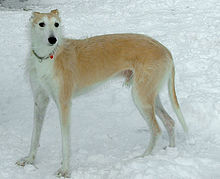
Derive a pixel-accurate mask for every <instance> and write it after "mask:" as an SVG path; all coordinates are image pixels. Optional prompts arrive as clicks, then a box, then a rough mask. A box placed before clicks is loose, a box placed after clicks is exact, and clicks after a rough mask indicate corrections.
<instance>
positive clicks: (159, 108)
mask: <svg viewBox="0 0 220 179" xmlns="http://www.w3.org/2000/svg"><path fill="white" fill-rule="evenodd" d="M155 111H156V114H157V116H158V117H159V118H160V119H161V121H162V122H163V124H164V126H165V128H166V130H167V133H168V136H169V147H175V131H174V127H175V122H174V120H173V119H172V118H171V117H170V116H169V114H168V113H167V112H166V110H165V109H164V107H163V105H162V103H161V101H160V97H159V95H158V96H157V98H156V104H155Z"/></svg>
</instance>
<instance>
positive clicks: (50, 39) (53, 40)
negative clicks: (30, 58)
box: [48, 37, 57, 45]
mask: <svg viewBox="0 0 220 179" xmlns="http://www.w3.org/2000/svg"><path fill="white" fill-rule="evenodd" d="M48 42H49V43H50V45H54V44H55V43H56V42H57V39H56V38H55V37H49V38H48Z"/></svg>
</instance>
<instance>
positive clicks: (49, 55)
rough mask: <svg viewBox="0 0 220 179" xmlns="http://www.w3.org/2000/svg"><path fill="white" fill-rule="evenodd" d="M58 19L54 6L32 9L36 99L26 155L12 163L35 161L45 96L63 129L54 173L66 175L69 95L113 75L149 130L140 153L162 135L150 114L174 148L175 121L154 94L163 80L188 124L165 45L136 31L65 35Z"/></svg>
mask: <svg viewBox="0 0 220 179" xmlns="http://www.w3.org/2000/svg"><path fill="white" fill-rule="evenodd" d="M60 23H61V22H60V17H59V13H58V11H57V10H53V11H51V12H50V13H39V12H34V13H33V15H32V17H31V40H32V41H31V42H32V49H31V53H30V58H29V59H28V69H29V74H30V82H31V87H32V90H33V94H34V100H35V108H34V129H33V135H32V143H31V149H30V153H29V155H28V156H27V157H25V158H22V159H21V160H19V161H18V162H17V164H18V165H21V166H24V165H25V164H32V163H33V162H34V159H35V155H36V152H37V147H38V145H39V138H40V132H41V127H42V123H43V119H44V116H45V111H46V107H47V105H48V102H49V96H50V97H51V98H52V99H53V100H54V101H55V102H56V104H57V107H58V110H59V113H60V124H61V132H62V152H63V161H62V166H61V168H60V169H59V170H58V172H57V175H58V176H64V177H69V176H70V171H69V158H70V107H71V99H72V98H73V97H76V96H78V95H79V94H81V93H84V92H85V91H86V90H89V89H90V88H91V87H93V86H96V85H97V84H100V83H102V82H104V81H106V80H108V79H110V78H112V77H114V76H118V75H122V76H124V77H125V78H126V83H130V84H131V85H132V96H133V99H134V102H135V104H136V106H137V108H138V110H139V111H140V113H141V114H142V116H143V118H144V120H145V121H146V122H147V123H148V126H149V128H150V131H151V137H150V142H149V146H148V148H147V149H146V151H145V152H144V154H143V155H142V156H145V155H148V154H150V153H151V151H152V150H153V147H154V146H155V142H156V139H157V137H158V136H159V134H160V133H161V131H160V128H159V126H158V123H157V121H156V118H155V112H156V114H157V115H158V116H159V117H160V118H161V120H162V122H163V124H164V125H165V127H166V129H167V132H168V134H169V146H170V147H174V146H175V136H174V121H173V119H172V118H171V117H170V116H169V115H168V114H167V112H166V111H165V109H164V108H163V106H162V104H161V102H160V98H159V96H158V93H159V91H160V89H161V87H162V85H163V84H164V82H165V81H166V79H168V87H169V96H170V99H171V103H172V106H173V109H174V111H175V113H176V115H177V117H178V119H179V121H180V122H181V124H182V126H183V128H184V130H185V131H187V126H186V124H185V121H184V118H183V115H182V113H181V111H180V108H179V105H178V101H177V97H176V93H175V88H174V65H173V60H172V56H171V54H170V52H169V51H168V50H167V48H166V47H164V46H163V45H162V44H160V43H159V42H157V41H155V40H153V39H152V38H150V37H147V36H145V35H138V34H112V35H102V36H96V37H92V38H87V39H84V40H73V39H65V38H63V36H62V33H61V27H60Z"/></svg>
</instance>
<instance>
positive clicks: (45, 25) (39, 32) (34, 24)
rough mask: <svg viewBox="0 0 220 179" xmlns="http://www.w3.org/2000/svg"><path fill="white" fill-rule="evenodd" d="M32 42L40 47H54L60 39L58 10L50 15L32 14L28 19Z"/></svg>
mask: <svg viewBox="0 0 220 179" xmlns="http://www.w3.org/2000/svg"><path fill="white" fill-rule="evenodd" d="M30 21H31V33H32V34H31V35H32V41H34V43H35V44H38V45H41V46H42V47H48V48H49V47H51V48H52V47H54V46H56V45H57V44H58V43H59V42H60V41H61V40H62V39H61V38H62V35H61V34H62V33H61V24H60V23H61V21H60V17H59V12H58V10H57V9H56V10H52V11H51V12H50V13H40V12H33V13H32V16H31V18H30Z"/></svg>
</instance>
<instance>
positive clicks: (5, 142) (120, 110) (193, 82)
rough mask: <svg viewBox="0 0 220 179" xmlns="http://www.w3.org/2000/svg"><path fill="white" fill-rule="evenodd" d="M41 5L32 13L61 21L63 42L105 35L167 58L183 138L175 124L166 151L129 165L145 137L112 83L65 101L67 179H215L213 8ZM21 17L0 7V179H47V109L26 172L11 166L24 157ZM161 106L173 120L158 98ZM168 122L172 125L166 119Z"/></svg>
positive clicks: (212, 2) (50, 144)
mask: <svg viewBox="0 0 220 179" xmlns="http://www.w3.org/2000/svg"><path fill="white" fill-rule="evenodd" d="M49 2H50V3H48V4H45V3H41V4H40V5H39V4H38V6H32V7H30V8H33V9H34V10H39V11H49V10H50V9H52V8H58V9H59V10H60V12H61V17H62V22H63V26H64V28H65V29H64V34H65V35H66V36H68V37H73V38H82V37H88V36H93V35H98V34H107V33H122V32H133V33H144V34H148V35H150V36H152V37H154V38H155V39H157V40H159V41H160V42H161V43H163V44H164V45H166V46H167V47H168V48H169V49H170V50H171V52H172V54H173V56H174V61H175V66H176V89H177V95H178V98H179V102H180V105H181V107H182V111H183V113H184V115H185V118H186V121H187V123H188V126H189V129H190V139H186V138H185V136H184V132H183V130H182V129H181V127H180V125H179V123H178V122H177V121H176V122H177V123H176V124H177V125H176V148H173V149H171V148H167V149H166V150H164V149H163V148H164V147H165V146H167V144H168V136H167V134H166V131H165V129H164V127H163V126H162V124H161V123H160V124H161V127H162V130H163V134H162V137H161V138H160V140H159V141H158V143H157V146H156V148H155V149H154V151H153V154H152V155H150V156H148V157H146V158H144V159H132V160H130V159H131V158H132V157H134V156H136V155H139V154H141V153H142V152H143V151H144V150H145V148H146V147H147V144H148V139H149V131H148V128H147V126H146V124H145V122H144V121H143V119H142V118H141V116H140V115H139V113H138V111H137V110H136V109H135V107H134V105H133V103H132V99H131V95H130V89H127V88H123V87H122V80H120V79H117V80H112V81H110V82H108V83H107V84H105V85H104V86H102V87H100V88H98V89H97V90H95V91H93V92H90V93H88V94H86V95H84V96H81V97H79V98H77V99H74V100H73V107H72V140H71V143H72V158H71V166H72V178H74V179H84V178H85V179H95V178H98V179H106V178H111V179H118V178H119V179H127V178H128V179H130V178H131V179H133V178H136V179H141V178H147V179H148V178H154V179H155V178H161V179H162V178H163V179H164V178H182V179H183V178H184V179H185V178H199V179H200V178H204V179H206V178H212V179H217V178H220V132H219V131H220V1H219V0H207V1H202V0H200V1H199V0H197V1H195V0H182V1H180V0H165V1H163V0H156V1H155V0H137V1H130V0H118V1H113V0H105V1H102V0H92V1H89V0H83V1H81V0H72V1H65V2H66V3H53V2H56V1H55V0H53V1H49ZM30 14H31V12H30V11H22V10H12V9H11V10H7V9H4V8H1V7H0V53H1V55H0V72H1V75H0V84H1V86H0V99H1V100H0V179H15V178H16V179H39V178H42V179H52V178H55V175H54V172H55V171H56V170H57V169H58V168H59V165H60V159H61V137H60V128H59V120H58V114H57V111H56V108H55V105H54V103H51V104H50V106H49V108H48V113H47V115H46V120H45V124H44V128H43V132H42V138H41V146H40V148H39V152H38V156H37V159H36V168H35V167H33V166H26V167H24V168H22V167H18V166H16V165H15V162H16V160H17V159H19V158H21V157H23V156H25V155H26V154H27V153H28V151H29V146H30V139H31V132H32V116H33V114H32V113H33V99H32V95H31V92H30V88H29V85H28V82H27V79H26V77H25V75H24V71H25V57H26V55H27V53H28V46H29V44H30V43H29V36H28V19H29V17H30ZM161 96H162V99H163V103H164V104H165V106H166V108H167V110H168V111H169V113H170V114H171V115H172V116H173V117H174V118H175V116H174V115H173V112H172V109H171V107H170V104H169V100H168V97H167V93H166V89H164V90H163V92H162V95H161ZM175 119H176V118H175Z"/></svg>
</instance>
